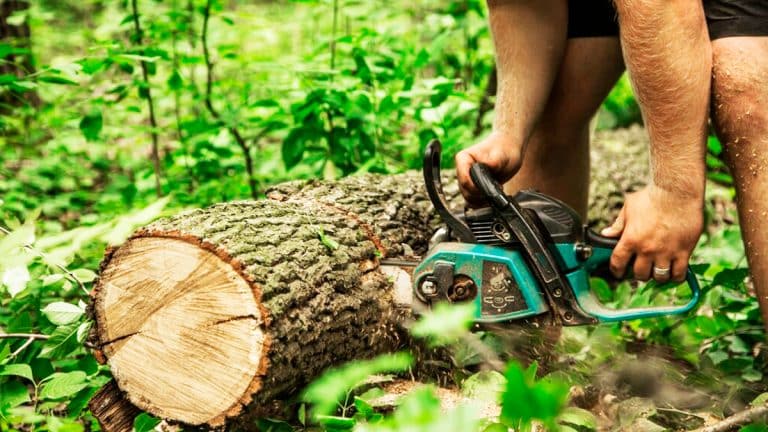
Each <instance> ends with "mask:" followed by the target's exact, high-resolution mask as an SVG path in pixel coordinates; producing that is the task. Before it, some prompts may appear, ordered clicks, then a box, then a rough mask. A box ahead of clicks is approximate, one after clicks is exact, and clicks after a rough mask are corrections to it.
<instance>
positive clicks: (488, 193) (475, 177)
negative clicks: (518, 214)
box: [469, 163, 509, 210]
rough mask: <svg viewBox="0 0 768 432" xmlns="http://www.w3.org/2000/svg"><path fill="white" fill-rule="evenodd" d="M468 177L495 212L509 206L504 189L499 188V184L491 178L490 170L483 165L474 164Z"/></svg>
mask: <svg viewBox="0 0 768 432" xmlns="http://www.w3.org/2000/svg"><path fill="white" fill-rule="evenodd" d="M469 177H470V178H471V179H472V183H474V184H475V187H477V188H478V189H480V192H482V193H483V195H485V197H486V198H487V199H488V201H489V202H490V204H491V205H492V206H494V207H495V208H496V209H497V210H502V209H505V208H506V207H507V205H509V200H508V199H507V195H506V194H505V193H504V189H502V188H501V185H500V184H499V182H497V181H496V179H494V178H493V175H492V174H491V169H490V168H488V165H486V164H484V163H474V164H472V166H471V167H470V168H469Z"/></svg>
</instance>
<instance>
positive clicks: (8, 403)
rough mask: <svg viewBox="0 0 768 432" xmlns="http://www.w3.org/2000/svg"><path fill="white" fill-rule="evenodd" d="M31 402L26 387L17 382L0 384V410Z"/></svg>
mask: <svg viewBox="0 0 768 432" xmlns="http://www.w3.org/2000/svg"><path fill="white" fill-rule="evenodd" d="M31 400H32V399H30V397H29V389H28V388H27V386H26V385H24V384H22V383H20V382H18V381H8V382H6V383H2V384H0V409H2V408H14V407H17V406H19V405H21V404H23V403H27V402H29V401H31Z"/></svg>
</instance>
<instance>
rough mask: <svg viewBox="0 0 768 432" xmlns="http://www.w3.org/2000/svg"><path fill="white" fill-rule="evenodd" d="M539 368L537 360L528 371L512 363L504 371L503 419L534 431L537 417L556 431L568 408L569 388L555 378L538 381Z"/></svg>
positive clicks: (521, 429) (523, 428) (522, 429)
mask: <svg viewBox="0 0 768 432" xmlns="http://www.w3.org/2000/svg"><path fill="white" fill-rule="evenodd" d="M536 369H537V366H536V364H535V363H534V364H532V365H531V366H530V367H529V368H528V369H526V370H523V369H522V368H521V367H520V365H518V364H516V363H512V364H510V365H509V366H508V367H507V371H506V373H505V374H504V376H505V378H506V379H507V384H506V388H505V389H504V393H503V395H502V402H501V406H502V408H501V422H502V423H503V424H505V425H507V426H509V427H511V428H514V429H515V430H520V431H532V430H533V421H534V420H538V421H540V422H541V423H542V424H543V425H544V426H546V427H547V428H549V429H550V430H554V429H555V428H556V427H557V418H558V416H559V415H560V413H561V411H562V410H563V408H564V407H565V401H566V398H567V397H568V389H569V387H568V386H567V385H564V383H562V382H560V381H557V380H554V379H547V378H543V379H541V380H536Z"/></svg>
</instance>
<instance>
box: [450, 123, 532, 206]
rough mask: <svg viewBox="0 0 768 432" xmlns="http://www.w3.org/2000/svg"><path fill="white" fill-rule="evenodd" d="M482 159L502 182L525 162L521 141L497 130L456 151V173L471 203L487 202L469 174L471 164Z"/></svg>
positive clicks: (462, 192) (461, 188)
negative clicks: (470, 145)
mask: <svg viewBox="0 0 768 432" xmlns="http://www.w3.org/2000/svg"><path fill="white" fill-rule="evenodd" d="M476 162H482V163H484V164H486V165H488V168H490V169H491V173H492V174H493V177H494V178H495V179H496V180H497V181H498V182H499V183H501V184H502V185H503V184H504V183H506V182H507V181H508V180H509V179H511V178H512V176H514V175H515V173H517V171H518V170H519V169H520V165H521V163H522V148H521V145H520V144H519V143H517V142H515V140H514V139H513V138H512V137H511V136H509V135H506V134H504V133H503V132H499V131H494V132H491V134H490V135H488V137H487V138H485V139H484V140H482V141H480V142H479V143H477V144H475V145H473V146H472V147H470V148H468V149H465V150H462V151H461V152H459V153H457V154H456V177H457V178H458V180H459V189H460V190H461V194H462V195H464V199H466V200H467V203H468V204H469V205H470V206H481V205H484V204H485V199H484V198H483V195H482V193H481V192H480V191H479V190H478V189H477V188H476V187H475V184H474V183H473V182H472V178H470V176H469V168H470V167H471V166H472V164H474V163H476Z"/></svg>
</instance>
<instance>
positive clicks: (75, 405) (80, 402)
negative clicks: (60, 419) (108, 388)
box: [67, 383, 99, 418]
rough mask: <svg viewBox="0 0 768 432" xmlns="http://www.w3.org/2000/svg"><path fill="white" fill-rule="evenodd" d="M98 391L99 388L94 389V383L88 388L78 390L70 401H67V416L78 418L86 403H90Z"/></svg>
mask: <svg viewBox="0 0 768 432" xmlns="http://www.w3.org/2000/svg"><path fill="white" fill-rule="evenodd" d="M97 391H99V387H95V386H94V383H91V385H90V386H88V387H86V388H84V389H82V390H80V391H79V392H78V393H77V394H76V395H75V396H74V397H73V398H72V399H70V400H69V404H68V405H67V416H68V417H69V418H77V417H80V414H81V413H82V412H83V410H84V409H85V407H86V406H88V402H90V400H91V398H92V397H93V395H94V394H96V392H97Z"/></svg>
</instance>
